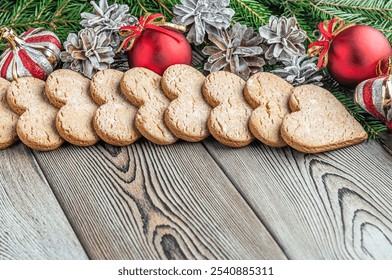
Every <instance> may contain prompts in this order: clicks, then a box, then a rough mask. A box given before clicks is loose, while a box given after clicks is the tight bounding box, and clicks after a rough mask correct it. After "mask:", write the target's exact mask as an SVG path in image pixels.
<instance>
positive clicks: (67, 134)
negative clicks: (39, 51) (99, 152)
mask: <svg viewBox="0 0 392 280" xmlns="http://www.w3.org/2000/svg"><path fill="white" fill-rule="evenodd" d="M45 91H46V95H47V96H48V98H49V100H50V102H51V103H52V104H53V105H55V106H56V107H57V108H59V109H60V110H59V112H58V114H57V118H56V127H57V130H58V131H59V133H60V135H61V136H62V137H63V138H64V139H65V140H66V141H68V142H70V143H71V144H74V145H76V146H91V145H94V144H95V143H97V142H98V141H99V140H100V138H99V136H98V135H97V133H96V132H95V130H94V126H93V119H94V115H95V111H96V110H97V109H98V106H97V105H96V104H95V103H94V101H93V100H92V98H91V96H90V80H89V79H87V78H85V77H83V76H82V75H81V74H79V73H76V72H74V71H72V70H67V69H61V70H56V71H54V72H53V73H52V74H50V75H49V77H48V79H47V81H46V87H45Z"/></svg>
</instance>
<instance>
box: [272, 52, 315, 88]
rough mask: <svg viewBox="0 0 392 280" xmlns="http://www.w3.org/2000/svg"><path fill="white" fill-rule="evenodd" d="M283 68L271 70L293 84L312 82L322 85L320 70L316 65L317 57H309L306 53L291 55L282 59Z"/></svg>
mask: <svg viewBox="0 0 392 280" xmlns="http://www.w3.org/2000/svg"><path fill="white" fill-rule="evenodd" d="M282 63H283V65H284V68H282V69H277V70H273V71H272V73H274V74H276V75H278V76H280V77H282V78H283V79H285V80H286V81H288V82H289V83H290V84H292V85H293V86H300V85H306V84H314V85H317V86H322V85H323V83H322V82H321V81H322V79H323V74H322V70H321V69H319V68H318V67H317V65H316V63H317V57H313V58H309V57H308V56H307V55H300V56H293V57H291V58H288V59H283V60H282Z"/></svg>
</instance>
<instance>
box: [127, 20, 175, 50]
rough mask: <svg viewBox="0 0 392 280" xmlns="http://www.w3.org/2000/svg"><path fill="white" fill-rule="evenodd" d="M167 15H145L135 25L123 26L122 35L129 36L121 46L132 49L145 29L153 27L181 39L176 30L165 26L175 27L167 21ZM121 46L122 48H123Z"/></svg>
mask: <svg viewBox="0 0 392 280" xmlns="http://www.w3.org/2000/svg"><path fill="white" fill-rule="evenodd" d="M165 21H166V17H165V16H164V15H162V14H153V15H143V16H141V17H140V19H139V22H138V24H137V25H135V26H123V27H121V28H120V29H119V33H120V35H121V36H124V37H127V38H125V39H124V41H123V43H122V45H121V48H124V49H125V50H127V51H129V50H130V49H132V47H133V45H134V44H135V42H136V40H137V39H138V38H139V37H140V35H142V33H143V31H144V30H146V29H153V30H156V31H159V32H162V33H165V34H166V35H168V36H170V37H172V38H174V39H175V40H177V41H180V39H179V38H178V37H176V34H175V33H174V32H171V31H170V30H168V29H166V28H164V27H163V26H170V27H175V26H174V25H172V24H170V23H165ZM121 48H120V49H121Z"/></svg>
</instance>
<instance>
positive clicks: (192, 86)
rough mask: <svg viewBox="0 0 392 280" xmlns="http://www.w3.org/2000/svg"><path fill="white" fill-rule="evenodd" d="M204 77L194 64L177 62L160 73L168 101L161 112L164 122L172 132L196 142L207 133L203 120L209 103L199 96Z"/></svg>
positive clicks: (208, 113)
mask: <svg viewBox="0 0 392 280" xmlns="http://www.w3.org/2000/svg"><path fill="white" fill-rule="evenodd" d="M204 80H205V77H204V75H203V74H201V73H200V72H199V71H197V70H196V69H195V68H193V67H191V66H188V65H183V64H177V65H173V66H170V67H169V68H168V69H167V70H166V71H165V73H164V74H163V76H162V81H161V85H162V89H163V91H164V92H165V94H166V96H167V97H168V98H169V99H170V100H171V101H172V102H171V103H170V105H169V107H168V108H167V110H166V112H165V123H166V125H167V126H168V128H169V129H170V131H171V132H173V134H174V135H175V136H177V137H178V138H180V139H183V140H186V141H188V142H199V141H201V140H203V139H205V138H207V137H208V136H209V135H210V132H209V130H208V126H207V122H208V117H209V116H210V112H211V107H210V105H208V103H207V102H206V101H205V100H204V98H203V93H202V86H203V83H204Z"/></svg>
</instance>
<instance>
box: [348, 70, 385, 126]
mask: <svg viewBox="0 0 392 280" xmlns="http://www.w3.org/2000/svg"><path fill="white" fill-rule="evenodd" d="M354 97H355V102H356V103H357V104H358V105H360V106H361V107H362V108H363V109H364V110H366V111H367V112H369V113H370V114H372V115H373V116H375V117H376V118H378V119H380V120H381V121H383V122H385V124H386V125H387V127H388V129H389V130H392V75H390V76H384V77H379V78H374V79H370V80H366V81H364V82H362V83H360V84H359V85H358V86H357V88H356V90H355V95H354Z"/></svg>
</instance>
